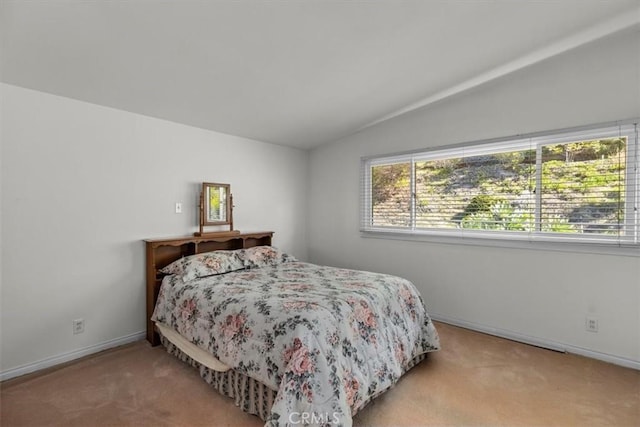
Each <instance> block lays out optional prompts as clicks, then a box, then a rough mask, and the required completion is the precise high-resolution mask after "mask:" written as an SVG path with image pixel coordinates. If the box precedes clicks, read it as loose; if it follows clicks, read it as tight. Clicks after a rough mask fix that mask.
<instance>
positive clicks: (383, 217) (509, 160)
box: [361, 123, 640, 246]
mask: <svg viewBox="0 0 640 427" xmlns="http://www.w3.org/2000/svg"><path fill="white" fill-rule="evenodd" d="M638 157H639V149H638V130H637V125H636V124H628V123H627V124H616V125H614V126H606V127H605V126H600V127H598V128H595V129H594V128H591V129H581V130H571V131H560V132H555V133H546V134H537V135H530V136H527V137H518V138H510V139H502V140H494V141H489V142H482V143H474V144H464V145H460V146H454V147H447V148H443V149H434V150H425V151H420V152H412V153H406V154H399V155H393V156H384V157H368V158H363V159H362V200H361V205H362V214H361V219H362V225H361V230H362V231H363V232H365V233H395V234H398V233H404V234H407V233H409V234H416V235H440V236H456V237H471V238H474V237H475V238H487V237H488V238H497V239H520V240H552V241H574V242H579V243H602V244H618V245H630V246H638V245H639V236H638V233H639V231H640V230H639V220H638V203H639V202H640V200H639V198H640V196H639V187H640V185H639V176H638V174H639V172H638V166H639V164H638V163H639V160H638Z"/></svg>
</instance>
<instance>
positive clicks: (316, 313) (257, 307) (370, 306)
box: [153, 249, 439, 425]
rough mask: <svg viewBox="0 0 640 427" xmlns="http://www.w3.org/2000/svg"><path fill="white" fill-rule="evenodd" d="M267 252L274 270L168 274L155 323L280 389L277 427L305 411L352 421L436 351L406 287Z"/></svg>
mask: <svg viewBox="0 0 640 427" xmlns="http://www.w3.org/2000/svg"><path fill="white" fill-rule="evenodd" d="M267 252H268V251H267V250H266V249H256V250H255V254H254V255H253V256H254V258H255V259H254V261H255V263H257V262H261V261H264V260H265V258H266V259H268V262H273V260H274V259H275V260H276V264H273V265H272V264H263V265H262V266H260V267H255V268H254V267H252V268H251V270H250V271H247V270H240V271H236V272H229V273H226V274H222V275H217V276H210V277H205V278H201V279H198V280H197V281H195V280H193V281H183V279H182V278H180V277H179V276H178V275H173V276H167V277H166V278H165V280H164V281H163V285H162V288H161V291H160V297H159V299H158V303H157V305H156V310H155V313H154V316H153V319H154V320H156V321H159V322H162V323H165V324H167V325H169V326H171V327H173V328H174V329H176V330H178V331H180V332H181V333H183V331H186V332H187V333H183V335H184V336H185V337H187V338H188V339H190V340H191V341H192V342H194V343H196V344H197V345H199V346H201V347H202V348H204V349H206V350H208V351H210V352H211V353H213V354H214V355H215V356H216V357H217V358H218V359H219V360H220V361H221V362H222V363H224V364H226V365H228V366H230V367H232V368H233V369H235V370H236V371H238V372H241V373H244V374H246V375H249V376H251V377H252V378H255V379H257V380H259V381H260V382H262V383H264V384H265V385H267V386H268V387H270V388H272V389H274V390H278V392H277V396H276V400H275V402H274V405H273V407H272V418H271V420H272V421H273V425H278V424H279V423H281V422H282V420H286V419H287V414H290V413H292V412H295V411H298V412H304V411H306V410H313V411H317V412H318V413H328V414H333V413H336V414H338V415H339V418H340V420H341V424H348V423H349V422H348V420H349V419H350V416H351V413H352V412H353V411H356V410H358V409H359V408H360V407H362V406H363V405H364V404H365V403H366V402H367V401H368V400H369V399H370V398H371V397H372V396H376V395H378V394H380V393H382V392H383V391H384V390H386V389H388V388H389V387H391V386H393V385H394V384H395V383H396V382H397V381H398V379H399V377H400V375H401V374H402V372H403V371H404V370H405V369H406V367H407V366H408V363H409V362H410V361H411V360H412V359H414V358H415V357H416V356H418V355H420V354H422V353H425V352H429V351H434V350H437V349H439V340H438V335H437V332H436V331H435V328H434V327H433V324H432V322H431V319H430V318H429V316H428V315H427V314H426V311H425V308H424V304H423V302H422V299H421V298H420V295H419V294H418V291H417V290H416V289H415V287H414V286H413V285H412V284H411V283H409V282H408V281H406V280H404V279H401V278H398V277H394V276H387V275H383V274H376V273H368V272H360V271H355V270H344V269H337V268H330V267H320V266H317V265H313V264H306V263H302V262H297V261H291V260H288V261H286V262H285V259H286V257H285V256H284V255H282V254H281V253H279V254H278V255H277V256H276V257H275V258H272V257H270V256H268V253H267ZM269 253H272V252H269ZM260 257H262V260H260V259H259V258H260ZM255 263H254V264H255ZM204 264H205V265H206V262H205V263H204ZM276 420H280V421H276Z"/></svg>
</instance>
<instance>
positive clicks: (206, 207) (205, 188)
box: [202, 182, 231, 226]
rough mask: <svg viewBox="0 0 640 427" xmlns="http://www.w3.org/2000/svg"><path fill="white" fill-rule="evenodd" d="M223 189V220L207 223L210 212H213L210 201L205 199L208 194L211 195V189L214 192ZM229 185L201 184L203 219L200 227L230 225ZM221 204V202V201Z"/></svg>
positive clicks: (207, 198)
mask: <svg viewBox="0 0 640 427" xmlns="http://www.w3.org/2000/svg"><path fill="white" fill-rule="evenodd" d="M220 188H224V189H225V198H224V208H225V209H224V219H223V220H220V221H209V217H210V212H211V211H212V210H213V209H212V206H211V203H210V201H211V199H210V198H209V197H207V195H208V194H210V193H211V191H212V190H213V189H215V190H214V191H218V189H220ZM230 195H231V185H229V184H217V183H214V182H203V183H202V201H203V202H204V203H203V211H202V214H203V218H202V225H204V226H207V225H227V224H230V223H231V220H230V218H231V203H230V200H231V196H230ZM221 202H222V200H221Z"/></svg>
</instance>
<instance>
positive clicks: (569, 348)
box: [429, 313, 640, 370]
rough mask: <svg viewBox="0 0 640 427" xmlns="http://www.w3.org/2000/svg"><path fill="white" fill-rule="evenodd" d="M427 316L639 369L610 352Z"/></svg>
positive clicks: (527, 342)
mask: <svg viewBox="0 0 640 427" xmlns="http://www.w3.org/2000/svg"><path fill="white" fill-rule="evenodd" d="M429 316H431V318H432V319H433V320H435V321H438V322H442V323H448V324H450V325H454V326H460V327H461V328H465V329H471V330H474V331H478V332H482V333H485V334H489V335H495V336H497V337H500V338H506V339H509V340H512V341H518V342H522V343H525V344H530V345H534V346H536V347H542V348H548V349H550V350H554V351H560V352H563V353H572V354H577V355H580V356H585V357H590V358H592V359H597V360H602V361H604V362H609V363H613V364H615V365H620V366H624V367H625V368H632V369H637V370H640V361H638V360H633V359H627V358H624V357H619V356H614V355H612V354H607V353H600V352H598V351H593V350H589V349H586V348H582V347H576V346H572V345H568V344H563V343H559V342H555V341H552V340H547V339H542V338H537V337H532V336H529V335H524V334H520V333H518V332H513V331H509V330H507V329H500V328H493V327H489V326H485V325H482V324H479V323H474V322H467V321H466V320H460V319H455V318H451V317H447V316H441V315H439V314H431V313H429Z"/></svg>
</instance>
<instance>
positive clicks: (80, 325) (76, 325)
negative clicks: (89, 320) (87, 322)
mask: <svg viewBox="0 0 640 427" xmlns="http://www.w3.org/2000/svg"><path fill="white" fill-rule="evenodd" d="M83 332H84V319H76V320H74V321H73V335H77V334H81V333H83Z"/></svg>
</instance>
